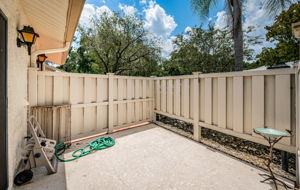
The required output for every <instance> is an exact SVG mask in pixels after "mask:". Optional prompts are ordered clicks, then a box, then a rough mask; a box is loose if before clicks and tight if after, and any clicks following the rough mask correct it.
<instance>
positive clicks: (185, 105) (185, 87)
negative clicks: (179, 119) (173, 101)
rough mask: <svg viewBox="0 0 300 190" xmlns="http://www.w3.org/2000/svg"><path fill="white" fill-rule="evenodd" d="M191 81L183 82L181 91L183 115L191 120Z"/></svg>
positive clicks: (184, 80) (185, 80)
mask: <svg viewBox="0 0 300 190" xmlns="http://www.w3.org/2000/svg"><path fill="white" fill-rule="evenodd" d="M189 85H190V82H189V79H183V80H182V89H181V96H182V97H181V111H182V112H181V113H182V116H183V117H185V118H190V108H189V106H190V90H189Z"/></svg>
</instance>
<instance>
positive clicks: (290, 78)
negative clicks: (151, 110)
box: [155, 69, 296, 152]
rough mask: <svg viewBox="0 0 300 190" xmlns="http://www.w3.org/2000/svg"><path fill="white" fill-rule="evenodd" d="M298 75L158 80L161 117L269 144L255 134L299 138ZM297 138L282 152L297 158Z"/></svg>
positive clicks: (289, 71) (198, 129)
mask: <svg viewBox="0 0 300 190" xmlns="http://www.w3.org/2000/svg"><path fill="white" fill-rule="evenodd" d="M295 105H296V103H295V70H294V69H280V70H278V69H276V70H266V71H243V72H231V73H218V74H200V75H199V74H197V73H195V74H194V75H189V76H178V77H177V76H176V77H160V78H155V113H157V114H162V115H165V116H168V117H171V118H176V119H179V120H183V121H186V122H190V123H193V124H194V138H195V139H196V140H198V139H199V137H200V133H201V127H206V128H210V129H213V130H217V131H220V132H223V133H226V134H229V135H233V136H236V137H240V138H243V139H246V140H250V141H254V142H257V143H263V144H264V142H265V141H264V140H263V139H261V138H260V137H258V135H256V134H254V133H253V128H256V127H265V126H266V127H269V128H274V129H278V130H285V129H289V130H292V131H294V133H295V132H296V111H295V109H296V106H295ZM295 139H296V138H295V136H294V137H293V138H292V139H284V140H282V141H281V144H279V145H278V148H280V149H283V150H286V151H290V152H294V151H295V144H296V141H295Z"/></svg>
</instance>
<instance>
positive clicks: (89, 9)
mask: <svg viewBox="0 0 300 190" xmlns="http://www.w3.org/2000/svg"><path fill="white" fill-rule="evenodd" d="M103 13H106V14H108V15H112V14H113V12H112V11H111V10H110V9H109V8H108V7H107V6H105V5H103V6H101V7H97V6H95V5H93V4H85V5H84V7H83V10H82V13H81V16H80V20H79V23H80V24H81V25H83V26H90V25H91V22H90V21H91V18H92V17H93V16H94V15H102V14H103Z"/></svg>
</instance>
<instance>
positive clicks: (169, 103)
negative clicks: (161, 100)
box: [167, 79, 173, 114]
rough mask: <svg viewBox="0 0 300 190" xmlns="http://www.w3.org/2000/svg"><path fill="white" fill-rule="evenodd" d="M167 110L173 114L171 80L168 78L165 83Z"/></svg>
mask: <svg viewBox="0 0 300 190" xmlns="http://www.w3.org/2000/svg"><path fill="white" fill-rule="evenodd" d="M167 88H168V90H167V97H168V98H167V112H168V113H169V114H173V80H172V79H169V80H168V85H167Z"/></svg>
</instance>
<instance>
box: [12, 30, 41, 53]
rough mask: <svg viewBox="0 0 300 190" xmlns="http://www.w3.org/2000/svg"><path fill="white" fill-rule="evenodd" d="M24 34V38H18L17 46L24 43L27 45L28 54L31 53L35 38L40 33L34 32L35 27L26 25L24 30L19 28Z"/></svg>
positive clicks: (21, 33) (22, 34)
mask: <svg viewBox="0 0 300 190" xmlns="http://www.w3.org/2000/svg"><path fill="white" fill-rule="evenodd" d="M18 32H19V33H20V35H21V36H22V40H23V41H22V40H21V39H20V38H17V46H18V47H21V46H22V45H27V48H28V55H31V46H32V44H34V42H35V40H36V38H37V37H39V35H38V34H37V33H35V32H34V29H33V28H32V27H30V26H24V28H23V29H22V30H18Z"/></svg>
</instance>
